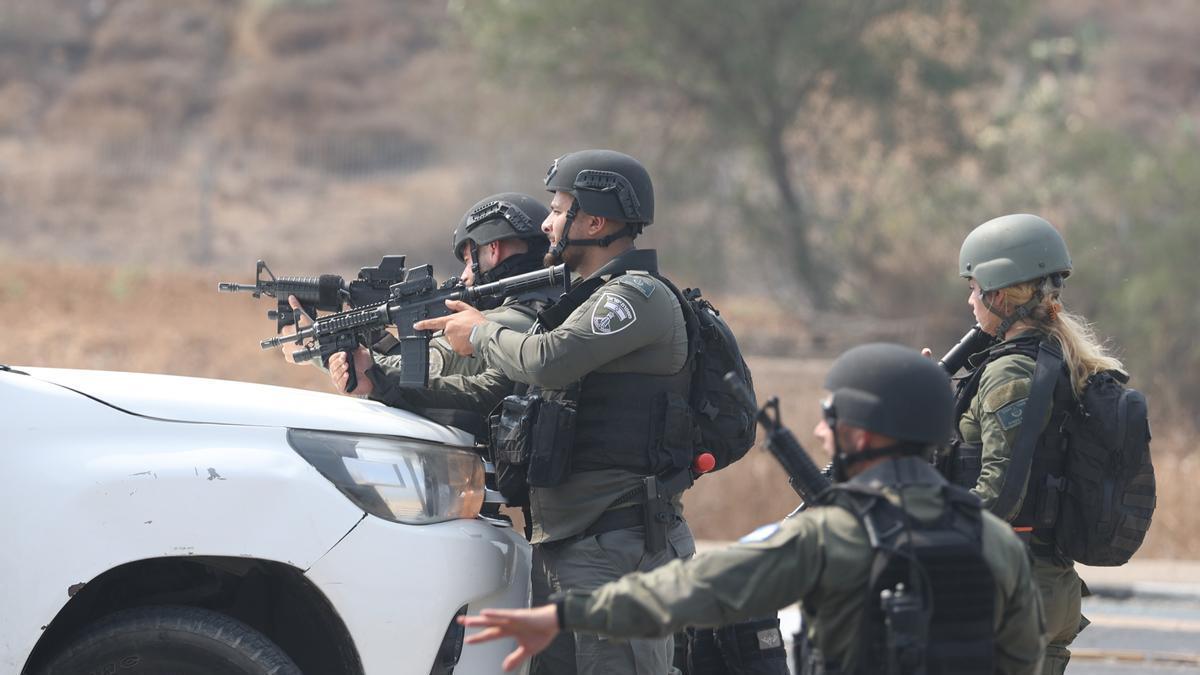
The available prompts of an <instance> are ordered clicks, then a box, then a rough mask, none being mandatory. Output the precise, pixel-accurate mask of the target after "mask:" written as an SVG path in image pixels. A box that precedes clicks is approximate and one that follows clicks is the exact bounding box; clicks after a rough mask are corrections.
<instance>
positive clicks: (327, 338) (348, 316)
mask: <svg viewBox="0 0 1200 675" xmlns="http://www.w3.org/2000/svg"><path fill="white" fill-rule="evenodd" d="M569 278H570V272H569V271H568V270H567V268H566V266H565V265H557V266H555V267H551V268H548V269H544V270H538V271H536V272H529V273H526V274H518V275H516V276H511V277H507V278H505V279H501V280H500V281H496V282H493V283H490V284H483V285H481V286H470V287H468V286H464V285H462V284H461V283H460V282H459V281H458V279H451V280H449V281H447V282H446V283H444V284H442V285H440V286H439V285H437V283H436V282H435V281H434V279H433V268H432V267H431V266H430V265H422V266H420V267H416V268H413V269H410V270H408V271H407V272H406V273H405V275H404V280H403V281H401V282H400V283H397V284H393V285H392V286H391V287H390V288H389V289H388V297H387V299H386V300H384V301H383V302H380V303H378V304H375V305H369V306H366V307H361V308H358V309H353V310H350V311H347V312H341V313H339V314H330V315H328V316H324V317H321V318H320V319H317V320H316V321H315V322H313V324H312V325H311V326H308V327H306V328H301V329H300V330H298V331H296V334H295V335H280V336H277V337H273V338H268V339H266V340H263V341H262V342H260V343H259V346H260V347H262V348H263V349H271V348H273V347H278V346H280V345H283V344H285V343H288V342H295V343H296V344H306V343H307V346H306V348H305V349H300V350H297V351H296V352H295V353H293V354H292V358H293V359H294V360H295V361H296V363H302V362H304V361H309V360H311V359H315V358H320V359H321V360H322V362H328V360H329V357H330V356H332V355H333V354H335V353H337V352H345V353H346V357H347V359H350V360H351V362H350V369H349V370H350V380H349V382H347V383H346V391H347V392H350V391H354V389H356V388H357V387H358V377H357V374H356V372H355V369H354V365H353V351H354V350H355V349H356V348H357V347H358V346H359V345H360V344H364V345H365V344H370V342H369V339H370V337H371V336H372V335H373V334H375V333H376V332H377V331H380V330H383V329H385V328H387V327H388V326H393V325H394V326H396V329H397V336H398V337H399V338H400V384H401V385H402V386H406V387H426V386H428V384H429V339H430V338H431V337H432V333H431V332H430V331H423V330H416V329H415V328H413V324H415V323H417V322H418V321H423V320H425V319H433V318H436V317H440V316H446V315H447V314H450V313H451V311H450V309H449V308H448V307H446V301H447V300H461V301H463V302H467V303H472V302H475V301H477V300H479V299H480V298H489V297H504V296H507V295H512V294H514V293H520V292H522V291H528V290H534V289H538V288H546V287H550V286H555V285H562V284H564V283H566V282H565V280H566V279H569Z"/></svg>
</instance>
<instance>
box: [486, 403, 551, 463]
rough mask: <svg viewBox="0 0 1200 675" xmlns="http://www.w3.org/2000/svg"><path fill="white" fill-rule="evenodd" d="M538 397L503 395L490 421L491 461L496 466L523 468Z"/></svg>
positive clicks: (528, 450) (526, 461) (527, 452)
mask: <svg viewBox="0 0 1200 675" xmlns="http://www.w3.org/2000/svg"><path fill="white" fill-rule="evenodd" d="M541 400H542V399H541V398H540V397H538V396H536V395H531V394H525V395H518V394H514V395H512V396H505V397H504V400H503V401H501V402H500V405H499V406H497V412H494V413H492V416H491V418H490V419H489V426H490V427H491V439H492V443H491V445H492V459H493V460H494V461H495V462H496V463H497V464H501V463H502V464H508V465H510V466H526V465H528V464H529V455H530V451H531V448H532V442H533V423H534V420H536V419H537V409H538V404H539V403H541Z"/></svg>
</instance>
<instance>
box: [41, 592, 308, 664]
mask: <svg viewBox="0 0 1200 675" xmlns="http://www.w3.org/2000/svg"><path fill="white" fill-rule="evenodd" d="M42 673H43V675H77V674H79V673H104V674H105V675H168V674H169V675H302V674H301V672H300V669H299V668H297V667H296V664H295V663H293V662H292V660H291V658H289V657H288V655H287V654H286V653H284V651H283V650H282V649H280V648H279V646H278V645H276V644H275V643H274V642H272V641H271V640H270V639H269V638H268V637H267V636H265V635H263V634H262V633H260V632H258V631H257V630H255V629H253V628H251V627H250V626H247V625H246V624H244V623H242V622H241V621H238V620H237V619H234V618H233V617H230V616H226V615H224V614H221V613H219V612H214V611H211V610H207V609H200V608H198V607H181V606H162V605H156V606H152V607H137V608H134V609H127V610H122V611H120V612H115V613H113V614H110V615H108V616H105V617H103V618H100V619H98V620H96V621H95V622H94V623H92V624H90V625H88V626H87V627H85V628H84V629H83V631H82V632H81V633H80V634H79V635H78V636H77V637H76V638H75V639H74V640H73V641H72V642H71V643H69V644H68V645H67V647H66V648H65V649H63V650H62V651H61V652H59V654H58V655H57V656H55V657H54V658H53V660H52V661H51V663H50V664H49V665H48V666H47V667H46V668H45V669H44V670H43V671H42Z"/></svg>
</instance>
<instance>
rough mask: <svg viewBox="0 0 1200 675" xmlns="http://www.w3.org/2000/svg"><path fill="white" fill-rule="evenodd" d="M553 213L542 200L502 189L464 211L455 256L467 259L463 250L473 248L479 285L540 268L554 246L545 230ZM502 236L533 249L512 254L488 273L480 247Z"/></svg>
mask: <svg viewBox="0 0 1200 675" xmlns="http://www.w3.org/2000/svg"><path fill="white" fill-rule="evenodd" d="M549 215H550V210H549V209H547V208H546V207H545V206H544V205H543V204H542V203H541V202H540V201H538V200H537V199H536V198H534V197H531V196H530V195H527V194H522V193H520V192H501V193H499V194H494V195H491V196H490V197H485V198H484V199H482V200H480V201H479V202H477V203H476V204H475V205H474V206H472V207H471V208H470V209H469V210H468V211H467V212H466V213H465V214H463V217H462V220H460V221H459V223H458V227H457V228H455V229H454V234H453V236H452V237H451V246H452V247H453V251H454V255H455V257H457V258H458V259H459V261H460V262H465V259H466V258H465V256H464V254H463V250H464V249H465V248H466V247H468V246H469V247H470V249H471V274H472V276H473V277H474V279H475V283H476V284H481V283H488V282H491V281H497V280H499V279H503V278H504V277H507V276H510V275H512V274H516V273H519V272H520V271H531V270H533V269H537V267H538V266H540V265H541V260H542V257H543V256H544V255H545V253H546V249H548V248H549V247H550V240H549V239H548V238H547V237H546V234H545V233H544V232H542V221H544V220H546V218H547V217H548V216H549ZM502 239H524V240H526V241H528V242H529V250H528V251H527V252H526V253H520V254H517V255H513V256H509V257H508V258H506V259H504V260H502V261H500V263H499V264H498V265H496V267H494V268H492V269H490V270H488V271H486V272H484V271H482V270H480V268H479V247H480V246H485V245H487V244H490V243H492V242H493V241H500V240H502ZM518 268H520V269H518ZM525 268H528V269H525Z"/></svg>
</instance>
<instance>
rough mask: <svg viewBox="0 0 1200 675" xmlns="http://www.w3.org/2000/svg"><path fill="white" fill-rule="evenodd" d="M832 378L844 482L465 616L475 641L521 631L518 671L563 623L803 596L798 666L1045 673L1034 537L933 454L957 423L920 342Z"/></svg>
mask: <svg viewBox="0 0 1200 675" xmlns="http://www.w3.org/2000/svg"><path fill="white" fill-rule="evenodd" d="M825 386H826V389H828V390H829V396H828V398H826V399H825V401H824V402H823V403H822V409H823V413H824V416H823V420H822V421H821V422H820V423H818V425H817V428H816V429H815V433H816V435H817V436H818V437H819V438H820V439H821V442H822V444H823V445H824V446H825V448H826V450H828V451H829V452H830V453H832V455H833V457H834V465H833V466H834V479H835V481H836V484H835V485H834V486H833V487H832V488H830V489H828V490H826V491H824V492H823V493H822V496H821V497H820V499H819V500H818V503H816V504H814V505H811V506H810V508H808V509H806V510H804V511H801V512H799V513H797V514H795V515H794V516H792V517H790V518H788V519H786V520H784V521H782V522H781V523H779V524H778V525H776V526H774V527H770V528H763V529H761V530H759V531H757V532H756V536H755V537H753V539H754V540H752V541H745V540H744V541H743V542H741V543H739V544H737V545H734V546H732V547H730V548H727V549H724V550H721V551H716V552H711V553H706V554H701V555H698V556H696V557H695V558H693V559H691V560H680V561H675V562H672V563H670V564H668V565H666V566H663V567H661V568H659V569H656V570H654V571H650V572H641V573H635V574H630V575H627V576H625V577H623V578H621V579H619V580H617V581H614V582H612V583H608V584H605V585H603V586H600V587H598V588H591V589H574V590H570V591H567V592H566V593H561V594H558V595H556V596H555V597H554V598H553V603H552V604H545V605H542V606H538V607H535V608H533V609H528V610H484V612H483V615H482V616H470V617H465V618H464V619H463V620H462V623H463V624H464V625H466V626H468V627H472V628H482V629H483V630H482V631H480V632H479V633H476V634H474V635H470V636H469V637H468V638H467V642H468V643H478V642H485V641H490V640H496V639H502V638H515V639H516V641H517V643H518V647H517V649H516V650H515V651H514V652H512V653H511V654H510V655H509V657H508V658H507V659H506V660H505V661H504V664H503V665H504V668H505V669H506V670H511V669H513V668H515V667H516V666H518V665H519V664H520V663H521V662H522V661H524V660H525V659H527V658H530V657H532V656H533V655H535V654H537V653H538V652H540V651H541V650H543V649H545V648H546V646H547V645H549V644H550V643H551V642H552V641H553V640H554V639H555V638H556V636H558V635H560V634H561V633H562V632H564V631H569V632H574V633H576V634H597V635H604V636H608V637H610V638H620V639H639V638H648V637H654V636H660V635H668V634H670V633H672V632H673V631H675V630H678V629H679V628H680V627H682V626H685V625H696V626H717V625H722V624H726V623H730V622H734V621H737V620H740V619H744V618H747V617H752V616H761V615H763V614H767V613H770V612H774V611H775V610H778V609H779V608H782V607H784V606H787V605H790V604H792V603H796V602H801V603H802V605H801V607H802V610H803V612H804V615H805V619H806V621H805V624H806V626H807V627H808V633H807V635H806V636H805V638H804V639H803V640H801V642H802V645H800V649H801V651H802V655H801V658H800V659H798V663H797V672H798V673H827V674H829V675H834V674H835V673H864V674H865V673H888V672H896V673H901V672H917V668H923V669H924V670H921V671H920V672H930V673H960V674H968V675H970V674H974V673H979V674H980V675H983V674H984V673H1022V674H1031V673H1036V672H1037V671H1038V669H1039V668H1040V662H1041V652H1042V648H1043V637H1042V615H1041V605H1040V600H1039V595H1038V591H1037V588H1036V586H1035V585H1034V583H1033V580H1032V578H1031V573H1030V565H1029V559H1028V555H1027V553H1026V551H1025V548H1024V546H1023V545H1022V543H1021V541H1020V540H1019V539H1018V538H1017V537H1016V536H1015V535H1014V534H1013V533H1012V531H1011V529H1010V528H1009V527H1008V526H1007V525H1006V524H1005V523H1004V522H1003V521H1001V520H1000V519H998V518H996V517H995V516H992V515H991V514H989V513H987V512H986V511H983V510H982V509H981V507H980V503H979V500H978V499H977V498H975V497H973V496H971V495H970V494H969V493H967V491H966V490H963V489H961V488H958V487H956V486H952V485H950V484H948V483H947V482H946V481H945V479H943V478H942V477H941V476H940V475H939V474H938V473H937V471H936V470H935V469H933V467H932V466H930V464H929V461H928V455H929V453H930V452H931V450H932V448H933V446H936V445H938V444H940V443H942V442H944V440H945V439H946V438H947V437H948V435H949V433H950V431H951V428H952V424H953V399H952V394H951V392H950V387H949V381H948V378H947V376H946V374H945V372H944V371H943V370H942V369H940V368H939V367H938V366H937V365H935V364H934V363H932V362H931V361H930V360H928V359H926V358H923V357H922V356H921V355H920V354H919V353H917V352H916V351H914V350H911V349H908V348H904V347H900V346H898V345H886V344H873V345H864V346H861V347H856V348H854V349H851V350H850V351H848V352H846V353H845V354H843V355H842V356H841V357H840V358H839V359H838V360H837V361H836V362H835V363H834V365H833V367H832V369H831V370H830V372H829V375H828V377H827V379H826V382H825ZM884 524H887V525H889V526H887V527H884V526H883V525H884ZM876 591H878V592H876Z"/></svg>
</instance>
